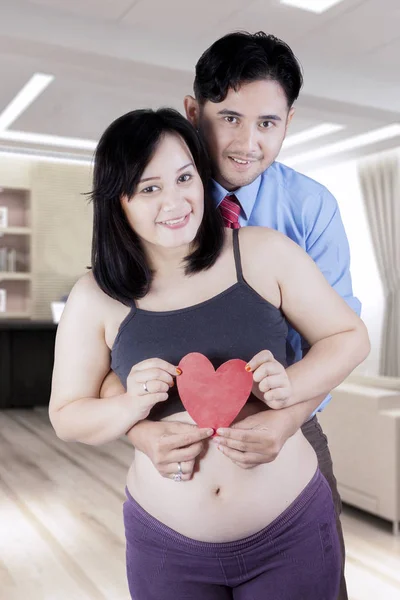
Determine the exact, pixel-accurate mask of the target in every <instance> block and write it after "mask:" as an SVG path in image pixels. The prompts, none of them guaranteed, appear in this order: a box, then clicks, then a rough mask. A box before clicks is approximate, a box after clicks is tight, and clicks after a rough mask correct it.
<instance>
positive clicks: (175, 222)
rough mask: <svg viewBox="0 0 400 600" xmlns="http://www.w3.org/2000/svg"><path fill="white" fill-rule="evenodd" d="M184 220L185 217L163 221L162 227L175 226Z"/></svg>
mask: <svg viewBox="0 0 400 600" xmlns="http://www.w3.org/2000/svg"><path fill="white" fill-rule="evenodd" d="M185 219H186V216H185V217H181V218H180V219H173V220H172V221H163V222H162V224H163V225H177V224H178V223H182V222H183V221H184V220H185Z"/></svg>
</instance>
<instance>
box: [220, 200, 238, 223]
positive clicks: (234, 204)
mask: <svg viewBox="0 0 400 600" xmlns="http://www.w3.org/2000/svg"><path fill="white" fill-rule="evenodd" d="M219 210H220V211H221V214H222V218H223V219H224V225H225V227H228V228H229V229H239V228H240V223H239V215H240V204H239V201H238V200H237V198H236V196H234V195H233V194H228V195H227V196H225V198H224V199H223V200H222V202H221V204H220V205H219Z"/></svg>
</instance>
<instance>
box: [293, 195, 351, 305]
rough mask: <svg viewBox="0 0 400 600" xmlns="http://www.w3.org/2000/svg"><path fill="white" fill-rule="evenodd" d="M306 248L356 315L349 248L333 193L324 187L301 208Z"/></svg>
mask: <svg viewBox="0 0 400 600" xmlns="http://www.w3.org/2000/svg"><path fill="white" fill-rule="evenodd" d="M304 216H305V227H306V232H305V233H306V248H305V249H306V252H307V254H308V255H309V256H311V258H312V259H313V260H314V262H315V263H316V264H317V265H318V267H319V269H320V271H321V272H322V273H323V274H324V276H325V278H326V279H327V281H328V282H329V283H330V284H331V286H332V287H333V289H334V290H335V291H336V292H337V293H338V294H339V295H340V296H342V298H343V299H344V300H345V301H346V302H347V304H348V305H349V306H350V308H352V309H353V310H354V312H355V313H357V314H358V315H360V312H361V303H360V301H359V300H358V298H356V297H355V296H354V294H353V288H352V282H351V275H350V248H349V242H348V239H347V235H346V232H345V229H344V226H343V222H342V218H341V215H340V211H339V206H338V204H337V201H336V199H335V198H334V196H333V195H332V194H331V193H330V192H329V191H328V190H327V189H325V188H323V191H322V192H321V194H320V196H319V198H318V202H314V201H313V202H311V201H310V202H309V204H308V205H307V206H306V208H305V215H304Z"/></svg>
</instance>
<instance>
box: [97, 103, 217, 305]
mask: <svg viewBox="0 0 400 600" xmlns="http://www.w3.org/2000/svg"><path fill="white" fill-rule="evenodd" d="M169 133H172V134H176V135H178V136H180V137H181V138H182V139H183V141H184V142H185V143H186V145H187V147H188V149H189V151H190V153H191V155H192V157H193V161H194V164H195V167H196V169H197V171H198V173H199V175H200V177H201V180H202V182H203V186H204V194H205V198H204V216H203V220H202V222H201V225H200V227H199V230H198V232H197V235H196V237H195V239H194V241H193V251H192V252H191V253H190V254H189V255H188V256H187V257H186V258H185V273H186V274H192V273H197V272H199V271H202V270H203V269H208V268H209V267H211V266H212V265H213V264H214V263H215V261H216V260H217V258H218V256H219V254H220V252H221V249H222V245H223V240H224V230H223V220H222V217H221V215H220V213H219V211H217V210H215V208H214V205H213V203H212V200H211V199H210V197H209V195H208V192H207V188H208V183H209V176H210V171H209V160H208V157H207V153H206V150H205V147H204V146H203V143H202V142H201V140H200V138H199V136H198V134H197V132H196V131H195V129H194V128H193V127H192V125H191V124H190V123H189V121H187V120H186V119H185V118H184V117H183V116H182V115H181V114H180V113H179V112H177V111H175V110H173V109H170V108H162V109H159V110H156V111H153V110H150V109H148V110H147V109H146V110H134V111H132V112H129V113H127V114H126V115H123V116H122V117H120V118H118V119H116V120H115V121H114V122H113V123H111V125H110V126H109V127H108V128H107V129H106V131H105V132H104V133H103V135H102V136H101V139H100V141H99V144H98V146H97V150H96V153H95V162H94V173H93V190H92V192H91V194H90V197H91V200H92V201H93V239H92V271H93V275H94V278H95V280H96V282H97V284H98V285H99V287H100V288H101V289H102V290H103V291H104V292H105V293H106V294H108V295H109V296H111V297H112V298H115V299H116V300H119V301H120V302H122V303H124V304H127V305H131V304H132V303H133V301H134V299H137V298H143V296H145V295H146V294H147V292H148V291H149V288H150V284H151V281H152V276H153V274H152V271H151V269H150V266H149V264H148V261H147V259H146V256H145V253H144V250H143V247H142V244H141V241H140V238H139V236H138V235H137V234H136V233H135V232H134V231H133V229H132V227H131V226H130V224H129V222H128V220H127V218H126V216H125V213H124V211H123V209H122V203H121V198H122V197H123V196H127V197H128V198H130V197H132V196H133V194H134V193H135V190H136V186H137V184H138V182H139V180H140V178H141V175H142V173H143V171H144V169H145V168H146V166H147V165H148V163H149V161H150V160H151V158H152V156H153V155H154V153H155V151H156V149H157V147H158V145H159V143H160V141H161V140H162V138H163V136H164V135H165V134H169Z"/></svg>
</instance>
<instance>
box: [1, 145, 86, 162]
mask: <svg viewBox="0 0 400 600" xmlns="http://www.w3.org/2000/svg"><path fill="white" fill-rule="evenodd" d="M1 156H4V157H5V158H15V159H21V160H27V159H28V160H34V161H40V162H52V163H63V164H73V165H87V166H91V167H92V166H93V163H92V160H91V159H89V158H83V157H82V158H80V157H68V156H65V157H64V156H54V155H51V154H39V153H37V154H36V153H34V152H23V151H21V150H20V149H18V150H17V149H16V150H15V151H14V149H7V150H3V149H2V148H1V147H0V157H1Z"/></svg>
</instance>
